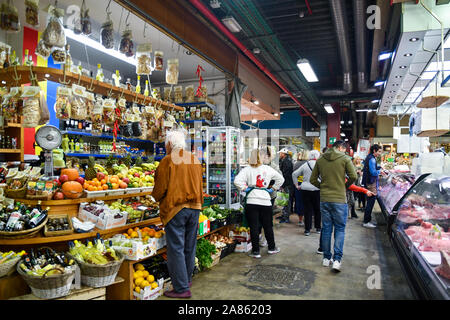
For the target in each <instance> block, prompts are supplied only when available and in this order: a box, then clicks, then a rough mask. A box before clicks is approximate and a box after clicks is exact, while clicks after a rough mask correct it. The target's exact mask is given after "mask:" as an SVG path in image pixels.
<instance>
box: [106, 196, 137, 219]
mask: <svg viewBox="0 0 450 320" xmlns="http://www.w3.org/2000/svg"><path fill="white" fill-rule="evenodd" d="M108 208H109V209H110V210H113V211H119V212H126V213H127V214H128V216H127V221H132V222H135V221H136V220H140V219H141V218H142V217H143V213H144V211H143V210H139V209H137V207H136V206H134V207H133V206H132V205H129V204H125V203H124V199H119V200H117V201H115V202H113V203H111V204H110V205H109V206H108Z"/></svg>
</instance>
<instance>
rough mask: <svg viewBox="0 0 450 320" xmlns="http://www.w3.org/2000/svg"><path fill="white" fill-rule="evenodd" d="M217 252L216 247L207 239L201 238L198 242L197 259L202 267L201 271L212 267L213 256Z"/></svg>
mask: <svg viewBox="0 0 450 320" xmlns="http://www.w3.org/2000/svg"><path fill="white" fill-rule="evenodd" d="M216 252H217V250H216V246H215V245H213V244H212V243H210V242H209V241H208V240H206V239H205V238H201V239H199V240H198V241H197V248H196V254H195V255H196V257H197V259H198V263H199V266H200V270H203V269H205V268H208V267H209V266H211V264H212V262H213V259H212V257H211V255H212V254H215V253H216Z"/></svg>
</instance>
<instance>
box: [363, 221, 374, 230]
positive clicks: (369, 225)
mask: <svg viewBox="0 0 450 320" xmlns="http://www.w3.org/2000/svg"><path fill="white" fill-rule="evenodd" d="M363 227H364V228H369V229H373V228H376V227H377V226H376V225H374V224H372V223H371V222H367V223H364V224H363Z"/></svg>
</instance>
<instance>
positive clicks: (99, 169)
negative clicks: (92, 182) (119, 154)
mask: <svg viewBox="0 0 450 320" xmlns="http://www.w3.org/2000/svg"><path fill="white" fill-rule="evenodd" d="M94 169H95V170H97V172H102V173H104V174H108V171H106V169H105V168H103V166H101V165H100V164H98V163H96V164H95V165H94Z"/></svg>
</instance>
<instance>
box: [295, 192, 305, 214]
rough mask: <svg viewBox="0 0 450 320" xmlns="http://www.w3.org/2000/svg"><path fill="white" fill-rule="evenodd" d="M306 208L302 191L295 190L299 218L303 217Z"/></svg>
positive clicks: (296, 209)
mask: <svg viewBox="0 0 450 320" xmlns="http://www.w3.org/2000/svg"><path fill="white" fill-rule="evenodd" d="M294 188H295V187H294ZM304 208H305V207H304V204H303V199H302V190H298V189H297V188H295V213H296V214H298V215H299V216H303V214H304V210H305V209H304Z"/></svg>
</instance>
